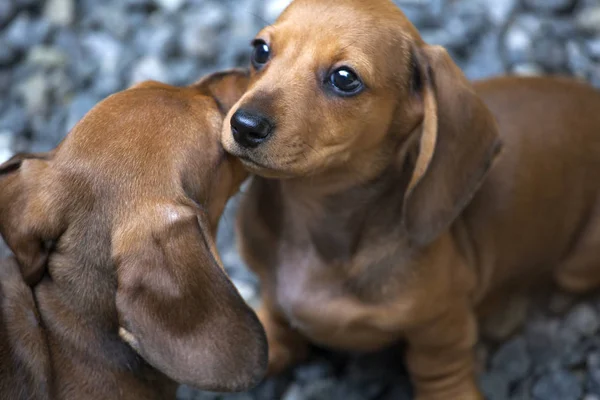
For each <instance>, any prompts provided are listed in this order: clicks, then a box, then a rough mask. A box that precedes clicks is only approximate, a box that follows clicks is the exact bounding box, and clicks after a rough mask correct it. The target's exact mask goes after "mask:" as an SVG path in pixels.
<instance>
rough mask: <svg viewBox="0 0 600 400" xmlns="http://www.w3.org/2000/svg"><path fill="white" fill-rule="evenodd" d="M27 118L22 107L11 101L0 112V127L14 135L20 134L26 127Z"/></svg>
mask: <svg viewBox="0 0 600 400" xmlns="http://www.w3.org/2000/svg"><path fill="white" fill-rule="evenodd" d="M27 124H28V119H27V113H26V111H25V109H24V108H22V107H20V106H19V105H17V104H16V103H11V104H10V105H9V106H8V107H7V108H6V109H5V110H4V112H3V113H2V114H0V129H1V130H3V131H10V132H12V133H13V134H15V135H19V134H21V133H22V132H23V131H25V130H26V129H27Z"/></svg>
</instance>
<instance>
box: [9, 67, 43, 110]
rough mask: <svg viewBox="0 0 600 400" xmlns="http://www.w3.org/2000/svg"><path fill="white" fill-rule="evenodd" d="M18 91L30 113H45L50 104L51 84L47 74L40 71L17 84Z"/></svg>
mask: <svg viewBox="0 0 600 400" xmlns="http://www.w3.org/2000/svg"><path fill="white" fill-rule="evenodd" d="M17 93H18V95H19V97H20V98H21V99H22V101H23V103H24V104H25V108H26V110H27V113H28V114H29V115H35V114H41V113H45V112H46V111H47V110H48V106H49V103H48V102H49V86H48V81H47V79H46V76H45V75H44V74H43V73H41V72H38V73H36V74H35V75H32V76H31V77H29V78H28V79H27V80H25V81H24V82H21V83H20V84H18V86H17Z"/></svg>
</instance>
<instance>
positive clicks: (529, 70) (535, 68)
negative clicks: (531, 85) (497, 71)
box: [512, 63, 544, 76]
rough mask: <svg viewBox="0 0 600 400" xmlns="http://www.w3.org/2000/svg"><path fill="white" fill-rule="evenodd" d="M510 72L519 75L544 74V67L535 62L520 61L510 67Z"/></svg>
mask: <svg viewBox="0 0 600 400" xmlns="http://www.w3.org/2000/svg"><path fill="white" fill-rule="evenodd" d="M512 73H513V74H515V75H520V76H540V75H544V69H543V68H542V67H540V66H539V65H537V64H535V63H522V64H517V65H515V66H513V67H512Z"/></svg>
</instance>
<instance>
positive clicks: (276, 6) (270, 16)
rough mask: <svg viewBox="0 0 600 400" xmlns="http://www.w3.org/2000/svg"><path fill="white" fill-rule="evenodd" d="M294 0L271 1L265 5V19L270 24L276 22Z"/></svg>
mask: <svg viewBox="0 0 600 400" xmlns="http://www.w3.org/2000/svg"><path fill="white" fill-rule="evenodd" d="M291 2H292V0H271V1H268V2H267V3H266V4H265V8H264V11H263V18H264V19H265V20H266V21H267V22H269V23H272V22H275V20H276V19H277V17H279V15H280V14H281V13H282V12H283V10H285V8H286V7H287V6H289V5H290V3H291Z"/></svg>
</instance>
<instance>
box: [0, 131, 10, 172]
mask: <svg viewBox="0 0 600 400" xmlns="http://www.w3.org/2000/svg"><path fill="white" fill-rule="evenodd" d="M12 138H13V134H12V132H11V131H9V130H1V131H0V164H1V163H3V162H5V161H6V160H8V159H9V158H11V157H12V156H13V152H12V150H11V149H10V147H11V143H12Z"/></svg>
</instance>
